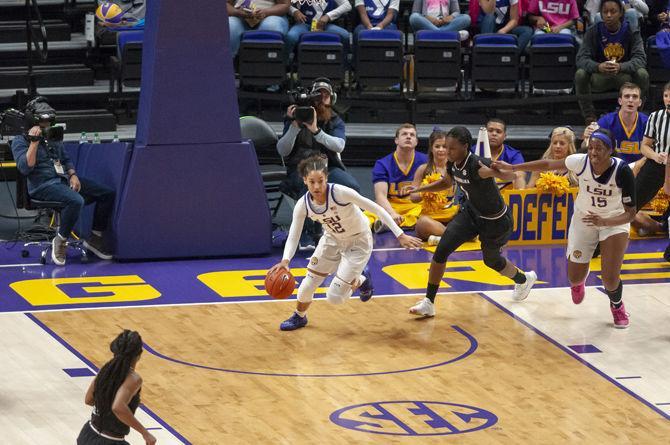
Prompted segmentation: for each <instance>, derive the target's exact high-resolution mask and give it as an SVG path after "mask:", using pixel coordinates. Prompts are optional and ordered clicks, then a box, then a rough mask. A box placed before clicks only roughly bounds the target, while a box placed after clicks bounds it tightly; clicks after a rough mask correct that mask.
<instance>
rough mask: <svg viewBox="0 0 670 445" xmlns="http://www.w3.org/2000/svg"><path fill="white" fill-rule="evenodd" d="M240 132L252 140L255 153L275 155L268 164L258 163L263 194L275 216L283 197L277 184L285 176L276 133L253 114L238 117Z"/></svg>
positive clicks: (245, 137) (244, 137) (243, 136)
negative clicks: (263, 188)
mask: <svg viewBox="0 0 670 445" xmlns="http://www.w3.org/2000/svg"><path fill="white" fill-rule="evenodd" d="M240 133H241V136H242V139H250V140H251V142H253V144H254V148H255V149H256V153H258V152H259V151H262V152H263V153H274V154H275V155H276V159H272V163H270V164H266V163H263V164H262V165H260V162H259V168H260V171H261V177H262V178H263V185H264V186H265V194H266V195H267V199H268V204H269V206H270V211H271V212H272V217H275V216H276V215H277V212H278V211H279V207H280V206H281V203H282V201H283V199H284V195H282V193H281V192H280V190H279V184H281V182H282V181H283V180H284V179H285V178H286V167H284V160H283V159H282V158H281V157H280V156H279V154H278V153H277V133H276V132H275V131H274V130H273V129H272V127H271V126H270V125H269V124H268V123H267V122H265V121H264V120H262V119H259V118H257V117H254V116H241V117H240Z"/></svg>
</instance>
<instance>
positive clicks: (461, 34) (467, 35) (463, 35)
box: [458, 29, 470, 42]
mask: <svg viewBox="0 0 670 445" xmlns="http://www.w3.org/2000/svg"><path fill="white" fill-rule="evenodd" d="M458 38H459V39H460V40H461V42H464V41H466V40H468V39H469V38H470V33H469V32H467V31H466V30H464V29H463V30H461V31H458Z"/></svg>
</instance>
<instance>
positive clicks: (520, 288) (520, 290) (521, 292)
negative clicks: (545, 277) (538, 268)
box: [512, 270, 537, 301]
mask: <svg viewBox="0 0 670 445" xmlns="http://www.w3.org/2000/svg"><path fill="white" fill-rule="evenodd" d="M524 275H526V282H525V283H523V284H515V285H514V292H512V298H514V299H515V300H516V301H523V300H525V299H526V298H528V294H529V293H530V290H531V289H532V288H533V284H535V282H536V281H537V274H536V273H535V271H534V270H529V271H528V272H524Z"/></svg>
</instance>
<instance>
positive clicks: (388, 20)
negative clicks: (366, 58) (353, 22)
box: [354, 0, 400, 46]
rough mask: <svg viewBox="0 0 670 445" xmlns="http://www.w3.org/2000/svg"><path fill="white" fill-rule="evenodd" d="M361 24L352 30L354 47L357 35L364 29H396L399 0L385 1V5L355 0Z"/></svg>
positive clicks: (365, 0) (367, 0) (373, 1)
mask: <svg viewBox="0 0 670 445" xmlns="http://www.w3.org/2000/svg"><path fill="white" fill-rule="evenodd" d="M354 6H355V7H356V11H358V17H359V18H360V21H361V23H360V24H359V25H358V26H356V28H355V29H354V46H356V42H358V34H360V33H361V31H364V30H366V29H398V27H397V26H396V23H395V22H396V16H397V15H398V9H399V7H400V0H387V1H386V2H385V3H382V2H379V1H375V0H355V2H354Z"/></svg>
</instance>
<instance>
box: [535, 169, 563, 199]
mask: <svg viewBox="0 0 670 445" xmlns="http://www.w3.org/2000/svg"><path fill="white" fill-rule="evenodd" d="M535 187H536V188H537V190H538V191H539V192H540V193H552V194H554V195H556V196H563V195H564V194H566V193H567V192H568V189H569V188H570V181H568V178H567V177H565V176H560V175H557V174H556V173H553V172H544V173H540V177H539V178H538V180H537V182H536V183H535Z"/></svg>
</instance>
